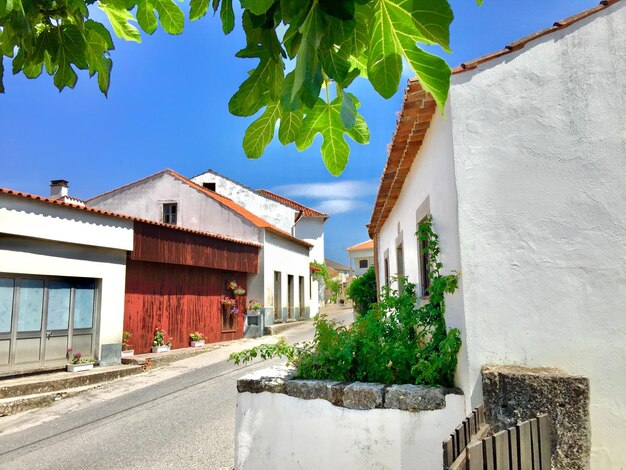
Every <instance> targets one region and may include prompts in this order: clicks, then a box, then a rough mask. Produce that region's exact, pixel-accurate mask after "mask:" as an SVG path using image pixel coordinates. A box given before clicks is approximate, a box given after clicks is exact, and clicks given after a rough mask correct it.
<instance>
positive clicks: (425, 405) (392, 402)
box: [385, 385, 447, 411]
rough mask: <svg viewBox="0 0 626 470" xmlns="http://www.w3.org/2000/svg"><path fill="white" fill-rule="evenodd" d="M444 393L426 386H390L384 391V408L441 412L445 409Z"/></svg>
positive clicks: (443, 390)
mask: <svg viewBox="0 0 626 470" xmlns="http://www.w3.org/2000/svg"><path fill="white" fill-rule="evenodd" d="M446 391H447V389H445V388H442V387H428V386H426V385H392V386H390V387H388V388H387V390H385V408H395V409H398V410H404V411H428V410H441V409H443V408H445V407H446Z"/></svg>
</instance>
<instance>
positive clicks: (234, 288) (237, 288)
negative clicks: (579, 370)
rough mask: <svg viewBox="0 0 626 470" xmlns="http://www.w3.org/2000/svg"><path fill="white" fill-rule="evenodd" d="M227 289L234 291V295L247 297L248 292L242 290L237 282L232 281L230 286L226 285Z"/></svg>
mask: <svg viewBox="0 0 626 470" xmlns="http://www.w3.org/2000/svg"><path fill="white" fill-rule="evenodd" d="M226 287H228V288H229V289H230V290H232V291H233V295H235V296H239V297H240V296H242V295H246V290H245V289H244V288H242V287H241V286H240V285H239V284H237V283H236V282H235V281H230V282H229V283H228V284H226Z"/></svg>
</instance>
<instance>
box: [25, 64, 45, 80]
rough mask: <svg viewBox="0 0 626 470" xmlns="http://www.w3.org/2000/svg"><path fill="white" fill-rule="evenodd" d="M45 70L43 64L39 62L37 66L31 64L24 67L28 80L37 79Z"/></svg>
mask: <svg viewBox="0 0 626 470" xmlns="http://www.w3.org/2000/svg"><path fill="white" fill-rule="evenodd" d="M42 70H43V62H39V63H36V64H30V65H28V66H26V67H24V69H23V72H24V75H26V77H28V78H37V77H38V76H39V75H41V71H42Z"/></svg>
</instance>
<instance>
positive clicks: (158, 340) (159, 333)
mask: <svg viewBox="0 0 626 470" xmlns="http://www.w3.org/2000/svg"><path fill="white" fill-rule="evenodd" d="M166 338H167V339H166ZM172 339H173V338H168V336H167V332H166V331H165V330H162V329H161V328H160V327H158V326H157V327H156V328H155V329H154V339H153V341H152V346H154V347H155V348H158V347H162V346H168V347H170V348H171V347H172Z"/></svg>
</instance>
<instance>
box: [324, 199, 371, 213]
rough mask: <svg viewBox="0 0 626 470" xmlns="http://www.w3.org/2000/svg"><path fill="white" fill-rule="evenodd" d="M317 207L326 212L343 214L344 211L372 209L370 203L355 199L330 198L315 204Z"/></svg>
mask: <svg viewBox="0 0 626 470" xmlns="http://www.w3.org/2000/svg"><path fill="white" fill-rule="evenodd" d="M315 209H317V210H318V211H320V212H324V213H326V214H331V215H333V214H341V213H344V212H356V211H362V210H371V207H370V205H369V204H367V203H365V202H363V201H357V200H354V199H328V200H326V201H321V202H319V203H318V204H316V205H315Z"/></svg>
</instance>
